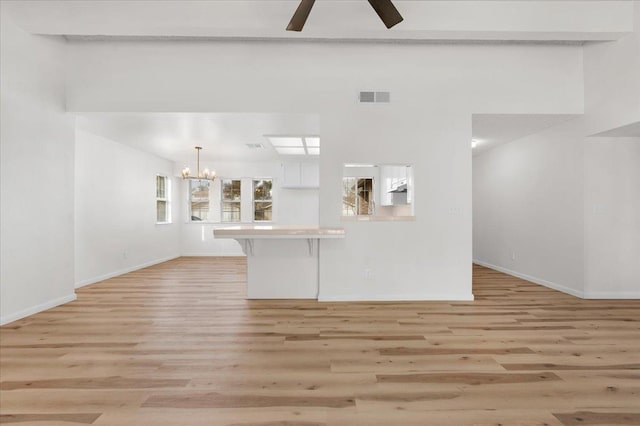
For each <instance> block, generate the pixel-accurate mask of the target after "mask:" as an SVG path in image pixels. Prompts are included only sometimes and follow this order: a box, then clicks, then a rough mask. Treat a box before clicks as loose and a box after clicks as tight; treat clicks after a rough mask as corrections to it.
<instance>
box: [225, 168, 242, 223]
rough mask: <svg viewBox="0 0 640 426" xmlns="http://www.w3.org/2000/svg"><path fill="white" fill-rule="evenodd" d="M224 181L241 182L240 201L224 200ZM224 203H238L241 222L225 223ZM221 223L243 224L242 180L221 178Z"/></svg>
mask: <svg viewBox="0 0 640 426" xmlns="http://www.w3.org/2000/svg"><path fill="white" fill-rule="evenodd" d="M224 181H231V182H233V181H238V182H240V199H239V200H227V199H225V198H224ZM224 203H237V204H238V206H240V220H238V221H225V220H224ZM220 223H242V178H220Z"/></svg>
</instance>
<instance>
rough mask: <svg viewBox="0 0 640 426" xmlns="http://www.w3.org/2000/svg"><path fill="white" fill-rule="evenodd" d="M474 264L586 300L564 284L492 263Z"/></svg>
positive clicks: (478, 262)
mask: <svg viewBox="0 0 640 426" xmlns="http://www.w3.org/2000/svg"><path fill="white" fill-rule="evenodd" d="M473 263H475V264H477V265H480V266H484V267H485V268H489V269H493V270H495V271H498V272H502V273H504V274H507V275H512V276H514V277H517V278H522V279H523V280H527V281H530V282H532V283H535V284H540V285H543V286H545V287H549V288H550V289H553V290H558V291H561V292H563V293H567V294H570V295H571V296H575V297H579V298H581V299H584V298H585V295H584V293H583V292H582V291H580V290H574V289H572V288H569V287H566V286H563V285H562V284H557V283H554V282H551V281H547V280H544V279H542V278H536V277H532V276H531V275H527V274H523V273H521V272H516V271H512V270H511V269H507V268H503V267H502V266H496V265H492V264H490V263H487V262H483V261H481V260H476V259H474V260H473Z"/></svg>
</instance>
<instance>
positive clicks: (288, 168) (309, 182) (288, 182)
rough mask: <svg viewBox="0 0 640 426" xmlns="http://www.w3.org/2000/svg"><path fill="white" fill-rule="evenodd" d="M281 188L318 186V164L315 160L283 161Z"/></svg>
mask: <svg viewBox="0 0 640 426" xmlns="http://www.w3.org/2000/svg"><path fill="white" fill-rule="evenodd" d="M281 168H282V173H281V176H282V188H293V189H296V188H297V189H300V188H306V189H310V188H319V187H320V165H319V164H318V163H317V162H295V163H283V164H282V166H281Z"/></svg>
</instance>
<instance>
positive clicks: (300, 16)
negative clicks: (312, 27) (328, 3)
mask: <svg viewBox="0 0 640 426" xmlns="http://www.w3.org/2000/svg"><path fill="white" fill-rule="evenodd" d="M315 2H316V0H301V1H300V4H299V5H298V8H297V9H296V12H295V13H294V14H293V17H292V18H291V21H289V25H287V31H302V28H304V23H305V22H307V18H308V17H309V12H311V8H312V7H313V4H314V3H315Z"/></svg>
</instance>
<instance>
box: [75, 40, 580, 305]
mask: <svg viewBox="0 0 640 426" xmlns="http://www.w3.org/2000/svg"><path fill="white" fill-rule="evenodd" d="M70 47H71V49H70V55H71V60H70V61H69V80H68V81H69V84H68V92H67V93H68V106H69V108H70V109H71V110H73V111H139V112H153V111H183V112H193V111H203V112H204V111H209V112H256V111H261V112H301V111H304V112H313V113H318V114H320V115H321V120H322V155H321V158H320V181H321V188H320V206H321V208H320V225H321V226H329V227H344V228H345V229H346V232H347V237H346V238H345V239H344V240H342V241H326V242H323V243H322V246H321V249H320V281H321V284H320V286H321V295H320V296H321V299H324V300H346V299H358V300H364V299H438V298H441V299H470V298H471V297H472V296H471V152H470V146H469V145H470V144H469V140H470V137H471V117H470V114H471V112H472V111H474V112H485V113H492V112H499V111H510V112H520V113H535V112H540V111H544V112H547V113H565V114H566V113H579V112H581V111H582V108H583V96H582V93H583V92H582V91H583V81H582V49H581V47H580V46H557V45H556V46H540V45H488V46H481V45H392V44H358V43H356V44H349V43H344V44H342V43H341V44H323V43H295V42H293V43H285V42H282V43H272V42H246V41H245V42H207V43H201V42H194V43H191V42H170V41H167V42H164V41H158V42H152V43H148V42H147V43H138V42H73V43H70ZM376 89H377V90H390V91H391V103H390V104H388V105H360V104H358V103H357V102H356V98H357V92H358V91H359V90H376ZM354 162H355V163H380V164H382V163H398V164H409V163H410V164H413V165H414V175H415V181H416V183H415V187H416V204H415V211H416V216H417V217H416V221H415V222H405V223H382V222H378V223H365V222H362V223H359V222H358V223H348V222H342V221H341V219H340V207H341V178H342V165H343V164H344V163H354ZM367 271H368V272H367Z"/></svg>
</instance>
